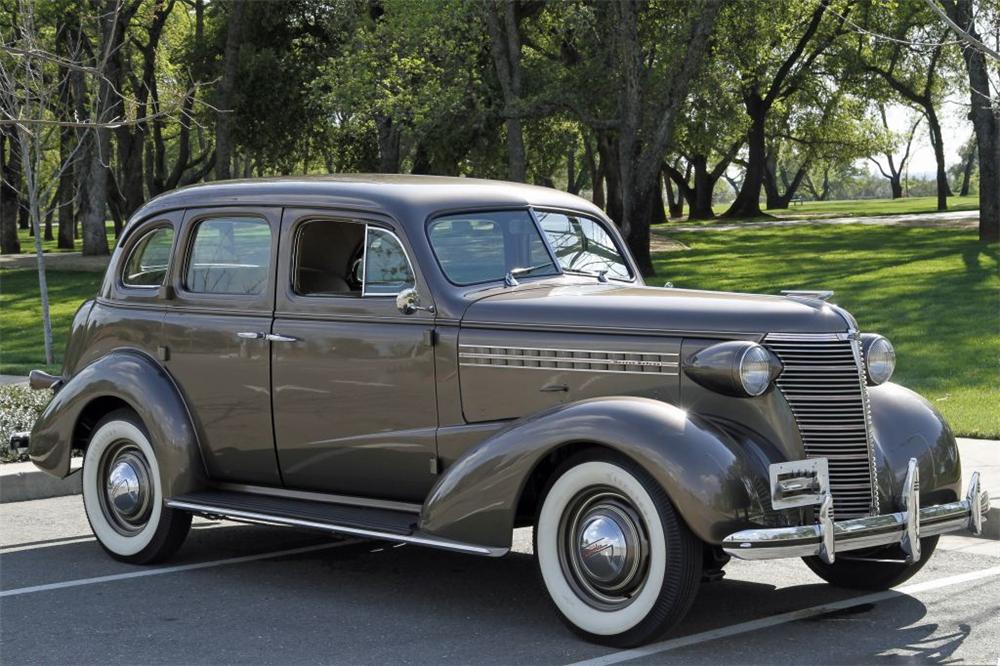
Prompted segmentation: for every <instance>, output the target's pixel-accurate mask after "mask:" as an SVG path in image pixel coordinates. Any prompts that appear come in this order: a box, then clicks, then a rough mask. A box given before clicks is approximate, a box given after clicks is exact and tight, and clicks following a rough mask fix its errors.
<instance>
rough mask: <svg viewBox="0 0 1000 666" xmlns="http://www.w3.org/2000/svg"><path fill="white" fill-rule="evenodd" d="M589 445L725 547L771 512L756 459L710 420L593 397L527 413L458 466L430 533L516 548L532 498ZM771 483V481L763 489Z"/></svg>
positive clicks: (440, 488) (426, 515) (435, 508)
mask: <svg viewBox="0 0 1000 666" xmlns="http://www.w3.org/2000/svg"><path fill="white" fill-rule="evenodd" d="M582 447H599V448H601V449H606V450H609V451H612V452H614V453H616V454H618V455H623V456H625V457H627V458H628V459H630V460H632V461H633V462H635V463H636V464H638V465H640V466H641V467H642V468H643V469H645V470H646V471H647V472H648V473H649V474H650V475H651V476H652V477H653V478H654V479H655V480H656V482H657V483H659V484H660V486H661V487H662V488H663V489H664V491H665V492H666V493H667V496H668V497H669V498H670V501H671V502H672V503H673V504H674V506H675V507H676V508H677V510H678V513H679V514H680V515H681V517H682V518H683V519H684V521H685V522H686V523H687V524H688V526H689V527H690V528H691V530H692V531H693V532H694V533H695V534H696V535H697V536H698V537H699V538H700V539H702V540H703V541H705V542H706V543H716V544H717V543H721V541H722V539H723V538H724V537H725V536H726V535H727V534H730V533H732V532H733V531H737V530H738V529H742V528H745V527H746V526H747V524H748V522H753V521H752V518H753V516H754V515H757V514H762V513H764V512H765V509H764V507H763V502H765V501H766V500H767V498H762V497H760V495H759V493H758V492H756V489H758V488H760V487H761V484H760V479H761V477H763V478H764V479H766V478H767V476H766V475H767V470H766V469H761V466H760V464H759V462H758V461H757V459H755V458H753V457H752V456H748V455H746V453H745V452H744V451H743V450H742V448H741V446H740V444H738V443H737V442H736V441H735V440H733V439H732V438H731V437H729V436H728V435H727V434H725V433H724V432H722V431H721V430H719V429H717V428H715V427H714V426H712V425H711V424H709V423H707V422H705V421H703V420H702V419H699V418H698V417H695V416H692V415H689V414H688V413H687V412H685V411H684V410H682V409H680V408H678V407H676V406H673V405H670V404H667V403H663V402H659V401H656V400H649V399H646V398H634V397H612V398H595V399H591V400H583V401H580V402H575V403H569V404H566V405H560V406H558V407H556V408H553V409H551V410H547V411H545V412H541V413H539V414H536V415H533V416H530V417H526V418H524V419H521V420H518V421H516V422H514V423H512V424H511V425H510V426H509V427H507V428H505V429H504V430H502V431H500V432H499V433H497V434H495V435H493V436H492V437H490V438H489V439H487V440H486V441H484V442H482V443H480V444H479V445H477V446H476V447H474V448H473V449H471V450H470V451H468V452H467V453H466V454H464V455H463V456H462V457H461V458H459V459H458V460H457V461H456V462H455V463H454V464H453V465H451V466H450V467H449V468H448V469H447V470H446V471H445V473H444V474H443V475H442V477H441V478H440V479H439V480H438V482H437V484H436V485H435V486H434V488H433V489H432V490H431V492H430V494H429V495H428V498H427V500H426V502H425V503H424V506H423V510H422V512H421V519H420V528H421V530H422V531H425V532H427V533H430V534H436V535H438V536H442V537H447V538H451V539H455V540H460V541H465V542H469V543H477V544H482V545H488V546H494V547H499V548H509V547H510V544H511V534H512V530H513V528H514V527H515V526H516V525H517V524H519V522H520V524H524V521H525V518H526V515H527V514H529V513H530V510H531V508H532V502H537V500H538V499H539V497H538V495H539V493H540V492H541V488H540V487H539V484H542V487H544V483H545V482H547V480H548V477H547V475H551V474H552V473H553V472H554V471H555V469H556V468H557V467H558V465H559V463H561V462H562V460H563V459H565V457H566V456H568V455H571V454H572V453H575V452H577V451H579V450H581V448H582ZM763 487H764V488H767V487H768V486H767V484H766V483H765V484H764V485H763Z"/></svg>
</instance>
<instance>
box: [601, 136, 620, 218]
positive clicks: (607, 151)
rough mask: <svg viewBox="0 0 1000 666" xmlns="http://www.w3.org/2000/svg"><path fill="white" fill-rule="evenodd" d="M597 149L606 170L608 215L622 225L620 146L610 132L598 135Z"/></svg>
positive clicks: (605, 205) (602, 166)
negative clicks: (619, 168) (618, 146)
mask: <svg viewBox="0 0 1000 666" xmlns="http://www.w3.org/2000/svg"><path fill="white" fill-rule="evenodd" d="M597 151H598V153H599V154H600V156H601V169H603V171H604V180H605V182H606V184H607V192H606V195H605V202H604V210H605V211H606V212H607V214H608V217H610V218H611V219H612V220H614V223H615V224H617V225H619V227H620V226H621V223H622V194H621V180H620V172H619V170H618V148H617V146H616V143H615V140H614V138H613V137H612V136H611V135H610V134H608V133H601V134H600V135H598V137H597Z"/></svg>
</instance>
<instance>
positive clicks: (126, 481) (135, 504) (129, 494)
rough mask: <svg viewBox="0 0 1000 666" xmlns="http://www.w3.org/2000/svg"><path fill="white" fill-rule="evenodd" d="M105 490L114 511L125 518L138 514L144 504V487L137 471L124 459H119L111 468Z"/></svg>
mask: <svg viewBox="0 0 1000 666" xmlns="http://www.w3.org/2000/svg"><path fill="white" fill-rule="evenodd" d="M107 492H108V499H110V500H111V505H112V507H113V508H114V510H115V512H117V513H118V514H120V515H121V516H122V517H125V518H131V517H133V516H135V515H136V514H138V513H139V511H140V510H141V509H142V507H143V505H144V504H145V488H144V487H143V484H142V482H141V481H140V479H139V473H138V472H136V470H135V468H134V467H133V466H132V465H131V464H130V463H129V462H126V461H120V462H118V463H116V464H115V466H114V467H112V468H111V472H110V473H109V474H108V487H107Z"/></svg>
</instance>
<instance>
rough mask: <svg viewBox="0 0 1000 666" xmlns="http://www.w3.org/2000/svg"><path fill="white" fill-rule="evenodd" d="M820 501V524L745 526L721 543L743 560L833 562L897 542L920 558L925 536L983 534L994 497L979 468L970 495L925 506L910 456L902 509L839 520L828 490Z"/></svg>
mask: <svg viewBox="0 0 1000 666" xmlns="http://www.w3.org/2000/svg"><path fill="white" fill-rule="evenodd" d="M819 506H820V508H819V520H818V522H817V524H815V525H802V526H799V527H777V528H771V529H753V530H743V531H741V532H736V533H734V534H730V535H729V536H728V537H726V538H725V540H724V541H723V542H722V548H723V549H724V550H725V551H726V552H727V553H728V554H730V555H732V556H733V557H738V558H740V559H742V560H770V559H777V558H782V557H819V558H820V559H822V560H823V561H824V562H826V563H828V564H832V563H833V562H834V559H835V558H836V554H837V553H840V552H846V551H852V550H860V549H863V548H871V547H873V546H885V545H890V544H896V543H898V544H899V545H900V547H901V548H902V550H903V553H904V554H905V555H906V559H907V561H908V562H917V561H919V560H920V539H921V537H929V536H934V535H935V534H945V533H946V532H955V531H958V530H963V529H964V530H968V531H970V532H972V533H973V534H980V533H981V532H982V528H983V519H984V518H983V515H984V514H985V513H987V512H988V511H989V508H990V497H989V493H987V492H986V491H985V490H982V489H981V488H980V485H979V472H974V473H973V474H972V479H971V480H970V481H969V490H968V492H967V493H966V495H965V499H963V500H959V501H958V502H951V503H949V504H939V505H936V506H928V507H923V508H921V506H920V480H919V473H918V470H917V461H916V460H915V459H911V460H910V463H909V466H908V468H907V473H906V481H905V483H904V491H903V509H904V510H903V511H900V512H898V513H890V514H885V515H881V516H869V517H866V518H855V519H852V520H842V521H838V522H834V521H833V518H832V509H833V497H831V496H830V495H829V494H827V495H825V496H824V497H823V498H822V501H821V502H820V505H819Z"/></svg>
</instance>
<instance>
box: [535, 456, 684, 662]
mask: <svg viewBox="0 0 1000 666" xmlns="http://www.w3.org/2000/svg"><path fill="white" fill-rule="evenodd" d="M554 477H555V478H554V480H553V481H552V482H551V484H550V486H549V488H548V490H547V492H546V494H545V497H544V500H543V501H542V506H541V509H540V510H539V514H538V519H537V521H536V524H535V537H534V538H535V554H536V557H537V561H538V568H539V572H540V573H541V578H542V580H543V582H544V584H545V587H546V589H547V590H548V592H549V596H550V597H551V599H552V602H553V604H554V605H555V607H556V609H557V610H558V611H559V613H560V615H561V616H562V618H563V620H564V621H565V622H566V623H567V624H568V625H569V626H570V627H571V628H572V629H573V630H574V631H576V632H577V633H579V634H581V635H583V636H584V637H585V638H587V639H589V640H592V641H594V642H598V643H602V644H605V645H614V646H616V647H631V646H634V645H639V644H641V643H644V642H647V641H649V640H651V639H653V638H655V637H656V636H658V635H660V634H662V633H664V632H665V631H667V630H669V629H670V628H671V627H672V626H673V625H675V624H676V623H677V622H678V621H680V619H681V618H682V617H683V616H684V615H685V614H686V613H687V610H688V608H689V607H690V605H691V603H692V601H693V600H694V597H695V594H696V593H697V589H698V584H699V582H700V580H701V562H702V546H701V542H700V541H698V539H697V538H696V537H694V535H692V534H691V532H690V531H689V530H688V529H687V526H686V525H685V524H684V523H683V521H682V520H681V519H680V518H679V516H678V515H677V513H676V510H675V509H674V508H673V506H672V504H671V503H670V500H669V499H668V498H667V496H666V493H665V492H664V491H663V489H662V488H661V487H660V486H659V485H658V484H657V483H656V482H655V481H654V480H653V479H652V478H651V477H650V476H649V475H648V474H647V473H646V472H645V471H644V470H642V469H641V468H640V467H639V466H638V465H637V464H635V463H634V462H632V461H631V460H628V459H626V458H624V457H620V456H616V455H614V454H612V453H608V452H604V451H601V450H596V451H593V452H591V453H589V454H586V453H585V454H581V455H578V456H575V457H574V458H571V459H570V460H567V461H566V463H564V464H563V465H562V466H561V467H560V470H559V471H557V473H556V475H554Z"/></svg>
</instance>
